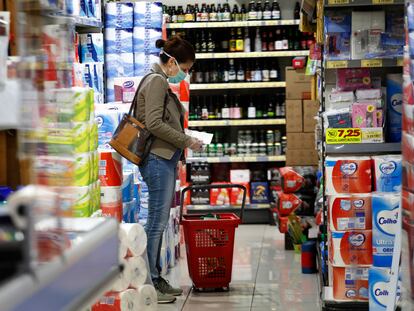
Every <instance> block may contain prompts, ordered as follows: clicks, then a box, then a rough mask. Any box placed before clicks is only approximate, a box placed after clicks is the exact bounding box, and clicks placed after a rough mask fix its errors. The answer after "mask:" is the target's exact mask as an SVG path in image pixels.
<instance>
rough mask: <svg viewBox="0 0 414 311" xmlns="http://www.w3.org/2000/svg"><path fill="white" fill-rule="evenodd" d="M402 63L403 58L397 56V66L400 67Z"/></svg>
mask: <svg viewBox="0 0 414 311" xmlns="http://www.w3.org/2000/svg"><path fill="white" fill-rule="evenodd" d="M403 65H404V59H403V58H397V66H399V67H402V66H403Z"/></svg>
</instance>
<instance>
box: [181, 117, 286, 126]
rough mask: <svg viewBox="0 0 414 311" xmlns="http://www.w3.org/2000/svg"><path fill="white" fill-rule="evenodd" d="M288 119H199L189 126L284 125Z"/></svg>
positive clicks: (190, 122) (189, 123) (191, 122)
mask: <svg viewBox="0 0 414 311" xmlns="http://www.w3.org/2000/svg"><path fill="white" fill-rule="evenodd" d="M284 124H286V119H263V120H262V119H258V120H216V121H208V120H205V121H203V120H197V121H189V122H188V126H189V127H208V126H254V125H284Z"/></svg>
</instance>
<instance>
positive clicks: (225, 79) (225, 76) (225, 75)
mask: <svg viewBox="0 0 414 311" xmlns="http://www.w3.org/2000/svg"><path fill="white" fill-rule="evenodd" d="M229 81H230V73H229V67H228V66H226V65H225V66H224V68H223V82H229Z"/></svg>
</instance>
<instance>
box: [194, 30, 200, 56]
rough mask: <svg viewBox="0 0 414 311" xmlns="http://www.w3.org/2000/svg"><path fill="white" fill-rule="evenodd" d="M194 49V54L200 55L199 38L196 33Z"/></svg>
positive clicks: (198, 34)
mask: <svg viewBox="0 0 414 311" xmlns="http://www.w3.org/2000/svg"><path fill="white" fill-rule="evenodd" d="M194 49H195V52H196V53H201V38H200V33H199V32H198V31H197V32H196V34H195V44H194Z"/></svg>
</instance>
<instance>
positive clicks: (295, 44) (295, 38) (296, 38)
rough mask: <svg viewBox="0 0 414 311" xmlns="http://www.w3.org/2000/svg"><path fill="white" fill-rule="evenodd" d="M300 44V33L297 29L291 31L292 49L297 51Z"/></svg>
mask: <svg viewBox="0 0 414 311" xmlns="http://www.w3.org/2000/svg"><path fill="white" fill-rule="evenodd" d="M300 48H301V46H300V33H299V31H294V32H293V49H294V50H296V51H298V50H300Z"/></svg>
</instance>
